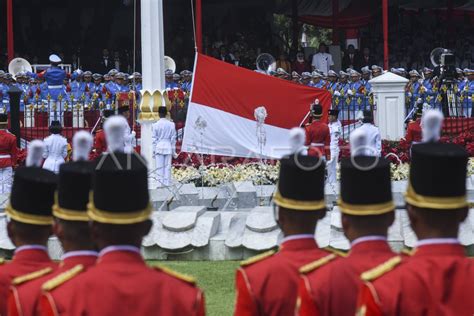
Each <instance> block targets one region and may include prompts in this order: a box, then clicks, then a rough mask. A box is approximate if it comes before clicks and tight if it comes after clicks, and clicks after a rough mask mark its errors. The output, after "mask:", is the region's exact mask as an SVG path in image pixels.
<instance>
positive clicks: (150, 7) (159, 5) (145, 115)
mask: <svg viewBox="0 0 474 316" xmlns="http://www.w3.org/2000/svg"><path fill="white" fill-rule="evenodd" d="M140 5H141V41H142V76H143V89H142V91H141V94H142V98H141V104H140V109H141V112H142V115H141V117H140V126H141V140H140V146H141V154H142V155H143V157H145V159H146V160H147V162H148V168H149V169H150V170H153V169H154V168H155V161H154V159H153V148H152V138H151V136H152V134H151V127H152V125H153V123H154V122H156V118H157V116H158V113H156V110H157V108H156V107H155V111H153V108H154V106H153V98H152V97H150V96H152V95H153V93H154V92H155V91H160V92H162V91H163V90H164V88H165V69H164V51H165V45H164V33H163V0H141V2H140ZM146 91H148V93H149V95H148V97H145V92H146ZM160 97H161V96H160ZM152 186H153V184H152Z"/></svg>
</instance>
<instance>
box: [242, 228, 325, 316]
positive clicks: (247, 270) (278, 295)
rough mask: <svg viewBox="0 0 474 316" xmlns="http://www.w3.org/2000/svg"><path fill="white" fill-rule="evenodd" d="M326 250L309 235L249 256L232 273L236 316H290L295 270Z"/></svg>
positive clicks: (296, 278)
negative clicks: (264, 253)
mask: <svg viewBox="0 0 474 316" xmlns="http://www.w3.org/2000/svg"><path fill="white" fill-rule="evenodd" d="M329 254H330V253H329V252H327V251H325V250H323V249H320V248H319V247H318V245H317V243H316V241H315V240H314V237H313V236H308V237H306V238H297V239H291V238H290V239H287V240H286V241H283V243H282V244H281V246H280V249H279V251H278V252H277V253H275V254H274V255H267V256H265V255H264V256H263V257H265V258H264V259H262V257H261V256H260V257H259V256H257V257H255V258H250V259H249V260H247V261H244V262H243V263H242V265H243V266H242V267H241V268H239V269H238V270H237V273H236V288H237V302H236V307H235V315H236V316H247V315H249V316H250V315H266V316H277V315H293V314H294V312H295V306H296V298H297V290H298V281H299V269H300V268H301V267H302V266H304V265H306V264H308V263H310V262H312V261H315V260H317V259H320V258H322V257H325V256H327V255H329Z"/></svg>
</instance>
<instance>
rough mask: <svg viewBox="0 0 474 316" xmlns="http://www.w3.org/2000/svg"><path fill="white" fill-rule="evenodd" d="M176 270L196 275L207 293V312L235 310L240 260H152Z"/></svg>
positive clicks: (220, 314) (220, 315)
mask: <svg viewBox="0 0 474 316" xmlns="http://www.w3.org/2000/svg"><path fill="white" fill-rule="evenodd" d="M153 263H158V264H160V265H163V266H166V267H169V268H171V269H173V270H175V271H178V272H181V273H185V274H189V275H192V276H194V277H195V278H196V279H197V281H198V285H199V287H201V289H203V290H204V292H205V295H206V312H207V315H209V316H227V315H232V313H233V311H234V301H235V291H234V276H235V270H236V269H237V268H238V267H239V262H238V261H150V262H149V264H150V265H153Z"/></svg>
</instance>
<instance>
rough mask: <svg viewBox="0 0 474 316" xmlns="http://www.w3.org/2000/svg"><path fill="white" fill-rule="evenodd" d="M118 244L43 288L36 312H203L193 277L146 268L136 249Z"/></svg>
mask: <svg viewBox="0 0 474 316" xmlns="http://www.w3.org/2000/svg"><path fill="white" fill-rule="evenodd" d="M113 248H115V249H113ZM119 248H121V246H115V247H110V248H106V249H105V250H103V252H102V253H101V255H100V256H99V260H98V261H97V264H96V265H95V266H94V267H92V268H90V269H89V270H88V271H87V272H86V273H83V274H80V275H78V276H77V277H75V278H72V279H71V280H68V281H66V282H65V283H64V284H61V285H59V286H58V287H56V288H54V289H51V290H50V291H48V292H46V293H45V294H44V295H43V296H42V298H41V302H40V313H39V315H42V316H44V315H68V316H75V315H77V316H79V315H88V316H105V315H160V316H168V315H169V316H171V315H172V316H175V315H198V316H203V315H205V310H204V296H203V293H202V292H201V291H200V290H199V288H197V287H196V286H195V284H194V283H193V282H192V281H191V280H184V278H182V277H179V276H177V274H175V273H173V272H169V271H168V270H167V269H159V268H155V269H154V268H150V267H148V266H147V265H146V263H145V262H144V261H143V259H142V257H141V255H140V253H139V251H140V250H139V249H138V248H137V249H134V250H125V249H122V250H120V249H119ZM122 248H123V247H122ZM108 249H110V250H108Z"/></svg>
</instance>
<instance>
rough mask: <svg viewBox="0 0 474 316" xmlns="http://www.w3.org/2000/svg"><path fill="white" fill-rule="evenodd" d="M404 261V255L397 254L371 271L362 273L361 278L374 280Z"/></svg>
mask: <svg viewBox="0 0 474 316" xmlns="http://www.w3.org/2000/svg"><path fill="white" fill-rule="evenodd" d="M400 262H402V257H400V256H395V257H393V258H390V259H389V260H387V261H385V262H384V263H382V264H380V265H378V266H376V267H375V268H373V269H370V270H369V271H366V272H364V273H362V274H361V275H360V278H361V279H362V281H373V280H375V279H377V278H379V277H381V276H382V275H384V274H385V273H387V272H389V271H392V270H393V268H395V267H396V266H397V265H399V264H400Z"/></svg>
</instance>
